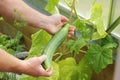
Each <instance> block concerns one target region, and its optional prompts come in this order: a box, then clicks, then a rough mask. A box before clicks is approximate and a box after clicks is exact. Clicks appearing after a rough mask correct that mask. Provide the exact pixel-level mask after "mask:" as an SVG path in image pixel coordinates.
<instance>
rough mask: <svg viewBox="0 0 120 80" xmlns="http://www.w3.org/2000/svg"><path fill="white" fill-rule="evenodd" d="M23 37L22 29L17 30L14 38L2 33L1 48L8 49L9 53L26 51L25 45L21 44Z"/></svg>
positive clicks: (0, 38)
mask: <svg viewBox="0 0 120 80" xmlns="http://www.w3.org/2000/svg"><path fill="white" fill-rule="evenodd" d="M21 38H22V33H21V32H20V31H18V32H17V34H16V36H15V37H14V38H12V37H11V36H8V35H3V34H2V35H1V36H0V48H2V49H4V50H6V51H7V52H8V53H11V54H13V55H14V54H16V53H18V52H21V51H24V49H25V46H24V45H23V44H20V40H21Z"/></svg>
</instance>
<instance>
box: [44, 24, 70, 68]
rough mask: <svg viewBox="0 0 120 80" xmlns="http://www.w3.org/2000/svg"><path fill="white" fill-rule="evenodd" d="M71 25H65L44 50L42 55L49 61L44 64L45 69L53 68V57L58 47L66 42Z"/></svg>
mask: <svg viewBox="0 0 120 80" xmlns="http://www.w3.org/2000/svg"><path fill="white" fill-rule="evenodd" d="M69 27H70V25H69V24H66V25H64V27H63V28H61V29H60V30H59V31H58V32H57V33H56V34H55V35H54V36H53V37H52V38H51V39H50V41H49V42H48V44H47V45H46V47H45V48H44V50H43V52H42V54H45V55H47V59H46V60H45V61H44V62H43V63H42V65H43V67H44V68H45V69H48V68H51V66H52V57H53V54H54V53H55V51H56V50H57V49H58V47H60V46H61V44H62V43H63V42H64V41H65V39H66V37H67V35H68V31H69Z"/></svg>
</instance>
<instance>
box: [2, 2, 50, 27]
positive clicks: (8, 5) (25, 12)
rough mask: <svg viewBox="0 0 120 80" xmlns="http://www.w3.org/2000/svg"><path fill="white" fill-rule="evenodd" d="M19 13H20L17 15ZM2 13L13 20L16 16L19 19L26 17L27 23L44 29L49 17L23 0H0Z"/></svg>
mask: <svg viewBox="0 0 120 80" xmlns="http://www.w3.org/2000/svg"><path fill="white" fill-rule="evenodd" d="M15 10H16V11H17V12H16V13H15ZM17 13H20V15H17ZM0 14H1V15H2V16H3V17H4V18H6V19H8V20H9V21H13V20H14V19H15V18H16V19H17V20H22V19H24V20H25V21H26V23H27V24H29V25H31V26H35V27H40V28H43V29H44V28H45V22H46V20H47V19H48V16H46V15H43V14H41V13H39V12H38V11H36V10H34V9H32V8H31V7H29V6H28V5H27V4H25V3H24V1H23V0H0ZM16 15H17V16H16Z"/></svg>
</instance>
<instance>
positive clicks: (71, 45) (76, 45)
mask: <svg viewBox="0 0 120 80" xmlns="http://www.w3.org/2000/svg"><path fill="white" fill-rule="evenodd" d="M87 44H88V42H87V41H86V40H85V39H84V38H82V37H80V39H77V40H69V41H68V43H67V45H66V46H67V48H68V49H70V52H71V53H73V52H75V53H79V51H80V49H81V48H82V47H84V46H85V45H87Z"/></svg>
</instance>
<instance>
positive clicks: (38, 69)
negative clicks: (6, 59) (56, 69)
mask: <svg viewBox="0 0 120 80" xmlns="http://www.w3.org/2000/svg"><path fill="white" fill-rule="evenodd" d="M46 58H47V57H46V55H42V56H40V57H33V58H30V59H28V60H25V61H24V62H23V63H24V64H23V67H24V70H25V71H24V72H25V74H28V75H32V76H34V77H39V76H47V77H49V76H51V75H52V70H51V69H48V70H45V69H44V68H43V66H42V65H41V64H42V62H43V61H44V60H45V59H46Z"/></svg>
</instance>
